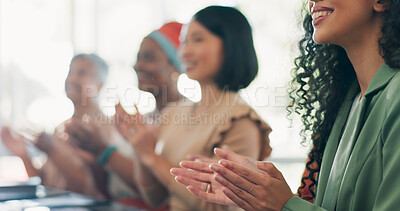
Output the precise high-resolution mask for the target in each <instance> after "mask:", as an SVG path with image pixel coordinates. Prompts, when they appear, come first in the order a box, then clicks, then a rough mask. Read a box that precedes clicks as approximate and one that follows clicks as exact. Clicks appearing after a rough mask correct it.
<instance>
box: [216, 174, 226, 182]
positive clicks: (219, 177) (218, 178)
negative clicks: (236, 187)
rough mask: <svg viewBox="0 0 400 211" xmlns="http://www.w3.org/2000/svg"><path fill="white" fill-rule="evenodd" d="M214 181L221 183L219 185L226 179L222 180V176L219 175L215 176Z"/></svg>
mask: <svg viewBox="0 0 400 211" xmlns="http://www.w3.org/2000/svg"><path fill="white" fill-rule="evenodd" d="M214 179H215V180H216V181H217V182H219V183H221V182H223V181H224V179H223V178H222V176H221V175H219V174H214Z"/></svg>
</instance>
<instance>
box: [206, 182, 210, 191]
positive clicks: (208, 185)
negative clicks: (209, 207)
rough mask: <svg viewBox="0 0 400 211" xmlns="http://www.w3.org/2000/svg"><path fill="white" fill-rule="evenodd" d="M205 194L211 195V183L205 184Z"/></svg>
mask: <svg viewBox="0 0 400 211" xmlns="http://www.w3.org/2000/svg"><path fill="white" fill-rule="evenodd" d="M205 192H206V193H211V183H210V182H207V186H206V190H205Z"/></svg>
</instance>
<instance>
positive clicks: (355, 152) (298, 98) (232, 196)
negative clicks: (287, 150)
mask: <svg viewBox="0 0 400 211" xmlns="http://www.w3.org/2000/svg"><path fill="white" fill-rule="evenodd" d="M308 7H309V11H310V13H309V14H307V15H306V16H305V19H304V22H303V26H304V29H305V35H304V37H303V38H302V40H301V41H300V42H299V48H300V56H299V57H298V58H296V60H295V69H294V75H295V76H294V79H293V84H292V85H293V86H292V87H293V90H292V91H291V93H290V95H291V97H292V99H293V102H294V103H293V104H292V105H290V106H289V109H290V110H291V112H294V113H297V114H299V115H301V119H302V122H303V124H304V125H305V127H304V128H303V130H302V136H303V138H304V139H305V140H312V141H313V148H312V150H311V152H310V153H309V159H308V162H307V165H306V172H305V174H303V175H304V176H303V179H302V183H303V185H302V187H301V188H300V189H299V195H300V197H297V196H294V195H293V194H292V192H291V191H290V188H289V187H288V185H287V183H286V182H285V179H284V178H283V176H282V174H281V173H280V172H279V171H278V170H277V169H276V168H275V166H274V165H273V164H272V163H268V162H255V163H254V162H253V161H252V160H250V159H248V158H246V157H243V156H239V155H237V154H235V153H233V152H230V151H229V150H221V149H216V150H215V153H216V154H217V155H219V156H220V157H221V158H222V160H220V161H219V164H210V165H208V164H207V163H199V162H189V161H184V162H181V166H182V167H184V168H188V169H191V170H188V169H172V170H171V171H172V173H173V174H174V175H176V176H177V177H176V180H177V181H178V182H181V183H183V184H185V185H187V186H188V189H189V190H190V191H191V192H192V193H193V194H194V195H196V196H198V197H200V198H203V199H205V200H208V201H213V202H216V203H225V204H236V205H237V206H240V207H242V208H244V209H245V210H286V211H289V210H397V209H399V207H400V200H399V199H400V192H399V188H400V178H399V176H398V175H399V174H400V170H399V169H400V150H399V149H400V98H396V97H395V96H396V93H399V92H400V73H399V70H400V51H399V50H400V49H399V48H400V36H399V34H400V0H353V1H348V0H310V1H309V2H308ZM193 170H195V171H193ZM208 183H210V184H211V186H212V191H204V190H205V189H204V187H208V186H207V184H208ZM305 188H306V189H305ZM314 190H315V191H314ZM307 191H308V192H309V193H311V194H310V195H308V197H306V196H305V193H306V192H307ZM302 198H303V199H302ZM306 200H314V203H313V204H312V203H310V202H308V201H306Z"/></svg>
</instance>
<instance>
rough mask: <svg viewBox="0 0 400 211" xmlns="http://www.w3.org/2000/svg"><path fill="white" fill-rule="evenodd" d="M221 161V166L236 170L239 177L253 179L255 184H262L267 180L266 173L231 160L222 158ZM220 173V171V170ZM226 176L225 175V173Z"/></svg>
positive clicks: (232, 170)
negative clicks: (263, 173)
mask: <svg viewBox="0 0 400 211" xmlns="http://www.w3.org/2000/svg"><path fill="white" fill-rule="evenodd" d="M219 163H220V164H221V166H223V167H225V168H226V169H229V170H230V171H231V172H234V173H235V174H236V175H238V176H239V177H242V178H244V179H245V180H247V181H251V182H252V183H254V184H258V185H259V184H262V183H263V182H265V175H262V174H260V173H258V172H256V171H258V170H256V171H254V170H251V169H248V168H246V167H244V166H242V165H240V164H238V163H235V162H232V161H229V160H220V161H219ZM218 170H224V168H219V169H218ZM225 172H226V171H224V173H225ZM218 173H219V172H218ZM224 176H225V175H224Z"/></svg>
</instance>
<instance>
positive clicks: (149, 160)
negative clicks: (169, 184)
mask: <svg viewBox="0 0 400 211" xmlns="http://www.w3.org/2000/svg"><path fill="white" fill-rule="evenodd" d="M159 157H160V156H159V155H157V154H156V153H143V155H140V159H141V160H142V162H143V164H144V165H145V166H147V167H150V166H153V165H155V164H156V163H157V159H159Z"/></svg>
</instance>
